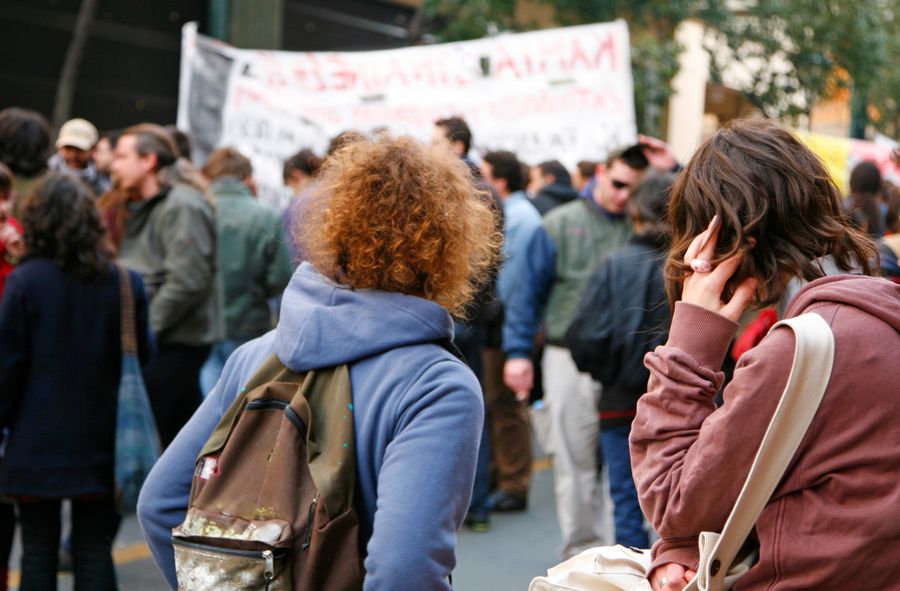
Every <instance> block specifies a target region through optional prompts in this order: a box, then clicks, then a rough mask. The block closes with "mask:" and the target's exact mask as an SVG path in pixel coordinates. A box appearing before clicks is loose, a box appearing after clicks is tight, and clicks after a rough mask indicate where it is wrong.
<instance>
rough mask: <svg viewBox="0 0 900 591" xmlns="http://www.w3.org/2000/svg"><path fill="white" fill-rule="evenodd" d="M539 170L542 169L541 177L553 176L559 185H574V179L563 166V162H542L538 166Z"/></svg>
mask: <svg viewBox="0 0 900 591" xmlns="http://www.w3.org/2000/svg"><path fill="white" fill-rule="evenodd" d="M538 168H539V169H541V175H542V176H547V175H553V178H554V179H556V182H557V183H562V184H564V185H571V184H572V177H571V176H569V171H568V170H566V167H565V166H563V165H562V162H560V161H559V160H547V161H546V162H541V163H540V164H538Z"/></svg>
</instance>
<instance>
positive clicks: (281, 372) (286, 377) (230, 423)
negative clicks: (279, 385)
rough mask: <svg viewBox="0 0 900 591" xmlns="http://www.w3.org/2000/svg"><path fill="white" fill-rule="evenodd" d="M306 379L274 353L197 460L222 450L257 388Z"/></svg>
mask: <svg viewBox="0 0 900 591" xmlns="http://www.w3.org/2000/svg"><path fill="white" fill-rule="evenodd" d="M305 377H306V374H305V373H303V374H298V373H294V372H292V371H291V370H289V369H287V368H286V367H285V366H284V364H282V363H281V360H280V359H278V356H277V355H275V354H274V353H273V354H272V355H270V356H269V357H268V359H266V360H265V362H263V364H262V365H261V366H260V367H259V369H257V370H256V372H255V373H254V374H253V376H252V377H251V378H250V380H249V381H248V382H247V384H246V385H245V386H244V387H243V388H241V391H240V392H239V393H238V394H237V396H235V398H234V401H233V402H232V403H231V406H229V407H228V410H227V411H226V412H225V414H224V415H222V419H221V420H220V421H219V424H218V425H216V428H215V429H214V430H213V432H212V435H210V436H209V439H207V441H206V444H205V445H204V446H203V449H201V450H200V454H199V455H198V456H197V459H198V460H199V459H200V458H202V457H203V456H205V455H208V454H210V453H212V452H214V451H215V450H217V449H221V448H222V446H224V445H225V442H226V441H227V440H228V436H229V435H230V434H231V431H232V430H233V429H234V424H235V423H236V422H237V418H238V416H239V415H240V414H241V410H243V408H244V405H245V404H246V401H247V393H248V392H251V391H253V390H254V389H255V388H257V387H259V386H261V385H263V384H265V383H268V382H287V383H294V384H297V385H300V384H302V383H303V380H304V379H305Z"/></svg>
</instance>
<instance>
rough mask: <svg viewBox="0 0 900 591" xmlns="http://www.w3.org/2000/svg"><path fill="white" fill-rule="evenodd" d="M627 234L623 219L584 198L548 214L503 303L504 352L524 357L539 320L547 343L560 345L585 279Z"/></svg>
mask: <svg viewBox="0 0 900 591" xmlns="http://www.w3.org/2000/svg"><path fill="white" fill-rule="evenodd" d="M630 235H631V224H630V223H629V222H628V220H627V219H626V218H625V217H624V216H621V217H611V216H608V215H606V214H605V213H603V212H602V211H601V210H600V208H598V207H597V206H596V205H594V203H593V202H592V201H588V200H586V199H578V200H576V201H571V202H569V203H566V204H565V205H560V206H559V207H556V208H554V209H553V210H551V211H550V212H549V213H547V215H546V216H545V217H544V225H543V226H542V228H541V231H539V232H535V233H534V234H533V235H532V237H531V239H530V240H529V243H528V246H527V248H526V253H525V256H526V260H527V261H528V264H527V265H524V268H523V271H522V273H521V274H520V276H519V277H517V278H516V280H515V284H514V286H513V289H512V290H511V292H512V295H511V297H510V298H509V301H508V303H504V305H505V310H504V312H505V316H504V319H503V351H504V352H505V353H506V354H507V355H508V356H509V357H526V358H527V357H528V356H529V355H530V354H531V348H532V343H533V341H534V335H535V333H536V332H537V330H538V328H539V326H540V324H541V321H542V320H543V321H544V323H545V324H546V327H547V339H548V341H549V342H550V343H551V344H554V345H560V346H565V336H566V330H568V328H569V324H570V323H571V322H572V318H573V317H574V316H575V312H576V310H577V308H578V304H579V303H580V301H581V296H582V293H583V292H584V290H585V287H586V286H587V283H588V280H589V279H590V277H591V275H593V273H594V270H595V269H596V268H597V266H598V265H599V263H600V261H601V260H603V258H604V257H606V255H608V254H609V253H611V252H612V251H614V250H616V249H618V248H620V247H621V246H622V245H624V244H625V242H626V241H627V240H628V237H629V236H630Z"/></svg>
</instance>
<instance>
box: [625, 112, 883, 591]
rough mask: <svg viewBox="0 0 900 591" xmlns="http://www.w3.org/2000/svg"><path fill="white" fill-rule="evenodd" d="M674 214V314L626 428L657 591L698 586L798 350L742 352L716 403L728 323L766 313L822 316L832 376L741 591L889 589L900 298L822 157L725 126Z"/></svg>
mask: <svg viewBox="0 0 900 591" xmlns="http://www.w3.org/2000/svg"><path fill="white" fill-rule="evenodd" d="M669 219H670V222H671V223H672V229H673V241H672V248H671V250H670V252H669V258H668V260H667V264H666V276H667V277H666V280H667V286H666V287H667V291H668V294H669V298H670V300H671V301H672V302H673V307H674V315H673V318H672V325H671V329H670V331H669V339H668V342H667V343H666V345H665V346H662V347H659V348H657V349H656V351H654V352H652V353H649V354H648V355H647V357H646V358H645V364H646V365H647V367H648V368H649V369H650V381H649V384H648V392H647V394H645V395H644V396H643V397H641V399H640V402H638V408H637V416H636V417H635V419H634V422H633V424H632V430H631V453H632V466H633V468H634V476H635V483H636V485H637V489H638V496H639V498H640V501H641V506H642V508H643V510H644V513H645V514H646V515H647V517H648V518H649V519H650V521H651V522H652V524H653V526H654V528H655V529H656V531H657V532H658V533H659V535H660V537H661V539H660V541H659V542H657V543H656V545H655V546H654V548H653V567H654V568H653V570H652V572H651V573H650V581H651V584H652V586H653V589H654V590H655V591H660V590H664V591H674V590H680V589H682V588H683V587H684V586H685V585H686V584H687V583H688V582H689V581H690V580H692V579H693V577H694V576H695V573H696V570H697V568H698V555H699V552H698V546H697V536H698V535H699V534H700V532H701V531H721V530H722V528H723V526H724V524H725V520H726V518H727V517H728V514H729V512H730V510H731V508H732V507H733V505H734V503H735V500H736V499H737V497H738V492H739V491H740V489H741V486H742V484H743V482H744V480H745V479H746V478H747V474H748V472H749V469H750V465H751V463H752V462H753V458H754V456H755V454H756V451H757V449H758V447H759V444H760V442H761V441H762V438H763V433H764V432H765V430H766V427H767V425H768V424H769V421H770V420H771V419H772V416H773V414H774V413H775V408H776V406H777V405H778V402H779V399H780V397H781V393H782V392H783V391H784V388H785V384H786V383H787V381H788V375H789V374H790V372H791V367H792V359H793V356H794V349H795V345H794V343H795V339H794V333H793V332H792V331H791V330H789V329H786V328H778V329H775V330H773V331H771V332H770V333H769V334H768V335H767V336H766V337H765V338H764V339H763V340H762V341H761V342H760V343H759V345H757V346H756V347H754V348H753V349H751V350H749V351H747V352H746V353H744V355H743V356H742V357H741V358H740V360H739V361H738V364H737V367H736V369H735V371H734V377H733V379H732V380H731V382H730V383H729V384H728V386H726V387H725V390H724V404H723V405H722V406H721V407H719V408H717V407H716V404H715V403H714V398H715V396H716V393H717V392H718V390H719V388H720V387H721V386H722V381H723V374H722V372H721V369H720V368H721V366H722V361H723V359H724V358H725V354H726V352H727V350H728V344H729V342H730V341H731V339H732V337H733V336H734V334H735V332H736V331H737V329H738V322H737V321H738V319H739V318H740V316H741V314H742V313H743V311H744V310H745V308H747V306H748V305H753V306H755V307H760V308H761V307H765V306H768V305H772V304H775V305H776V306H777V308H778V310H779V317H780V318H791V317H794V316H798V315H800V314H803V313H807V312H809V313H815V314H818V315H820V316H821V317H822V318H823V319H824V320H825V321H826V322H827V323H828V324H829V325H830V327H831V331H832V333H833V334H834V346H835V356H834V365H833V369H832V372H831V376H830V381H829V383H828V387H827V389H826V391H825V396H824V398H823V400H822V403H821V405H820V406H819V408H818V411H817V413H816V416H815V419H814V420H813V423H812V424H811V426H810V428H809V430H808V432H806V434H805V436H804V438H803V440H802V442H801V444H800V446H799V448H798V450H797V452H796V454H795V456H794V458H793V460H792V462H791V464H790V466H789V467H788V469H787V471H786V472H785V473H784V476H783V478H782V479H781V481H780V483H779V485H778V487H777V488H776V489H775V492H774V494H773V495H772V497H771V498H770V500H769V502H768V504H767V505H766V506H765V508H764V509H763V510H762V513H761V515H760V517H759V519H758V520H757V522H756V528H755V538H756V540H757V541H758V543H759V560H758V562H757V563H756V564H755V565H754V566H752V567H751V568H750V570H749V571H748V572H747V573H746V575H745V576H744V577H743V578H741V579H740V581H739V582H738V583H737V584H736V588H737V589H741V590H742V591H745V590H746V591H754V590H762V589H770V590H771V589H774V590H779V589H822V590H826V589H833V590H835V591H836V590H839V589H896V588H897V580H898V576H900V567H898V562H897V555H898V552H900V480H898V478H897V474H898V473H900V438H898V437H897V429H896V425H897V423H898V421H900V405H898V404H897V397H896V394H897V391H898V390H897V367H900V286H898V285H895V284H893V283H891V282H889V281H887V280H885V279H881V278H877V277H873V276H872V275H875V274H877V263H876V262H874V261H876V260H877V258H876V251H875V248H874V245H873V243H872V242H871V241H870V240H869V238H868V237H867V236H866V235H865V234H864V233H863V232H861V231H860V230H858V229H856V228H854V227H853V226H852V224H851V223H850V221H849V220H848V218H847V217H846V215H845V214H844V212H843V210H842V208H841V199H840V195H839V194H838V191H837V188H836V187H835V186H834V183H833V182H832V181H831V178H830V177H829V175H828V172H827V171H826V169H825V167H824V165H823V164H822V162H821V161H820V160H819V159H818V158H817V157H816V156H815V155H814V154H813V153H812V152H810V150H809V149H808V148H806V147H805V146H804V145H803V144H802V143H801V142H799V141H798V140H797V139H796V138H795V137H793V136H792V135H791V134H790V133H789V132H788V131H786V130H784V129H782V128H781V127H779V126H778V125H777V124H775V123H772V122H769V121H765V120H747V121H739V122H736V123H734V124H732V125H730V126H728V127H726V128H724V129H721V130H719V131H718V132H717V133H716V134H715V135H713V136H712V137H711V138H710V139H709V140H707V141H706V142H705V143H704V144H703V145H701V146H700V148H698V150H697V152H696V153H695V154H694V156H693V157H692V159H691V161H690V163H689V164H688V165H687V167H686V168H685V170H684V171H683V172H682V173H681V174H680V175H679V176H678V178H677V180H676V182H675V185H674V186H673V188H672V198H671V203H670V207H669ZM873 545H875V546H877V548H878V550H877V551H876V552H872V548H873ZM729 566H730V565H721V568H723V569H726V570H727V568H728V567H729ZM713 574H715V573H713Z"/></svg>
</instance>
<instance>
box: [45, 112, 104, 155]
mask: <svg viewBox="0 0 900 591" xmlns="http://www.w3.org/2000/svg"><path fill="white" fill-rule="evenodd" d="M98 135H99V134H98V133H97V128H96V127H94V125H93V124H92V123H91V122H90V121H88V120H86V119H70V120H68V121H66V122H65V123H63V126H62V127H60V128H59V137H58V138H57V140H56V147H57V148H62V147H63V146H72V147H73V148H78V149H79V150H85V151H87V150H90V149H91V148H93V147H94V144H96V143H97V137H98Z"/></svg>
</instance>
